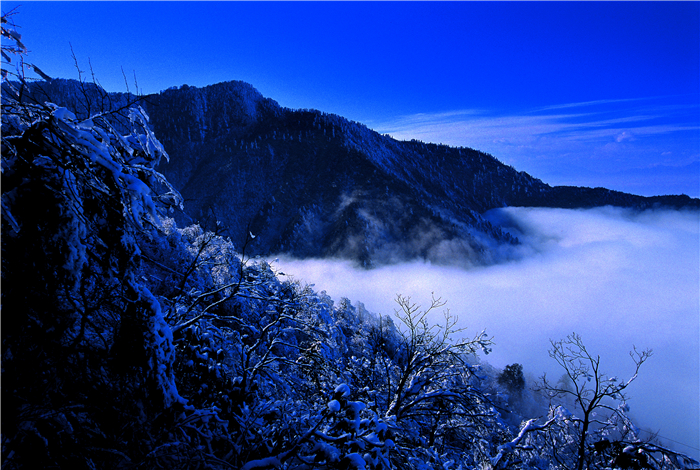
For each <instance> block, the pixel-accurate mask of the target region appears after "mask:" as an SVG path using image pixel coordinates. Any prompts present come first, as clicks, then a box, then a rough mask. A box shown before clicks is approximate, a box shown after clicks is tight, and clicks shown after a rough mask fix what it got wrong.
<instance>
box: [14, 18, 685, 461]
mask: <svg viewBox="0 0 700 470" xmlns="http://www.w3.org/2000/svg"><path fill="white" fill-rule="evenodd" d="M2 36H3V40H4V42H3V45H2V53H3V68H2V92H3V93H2V149H1V150H2V351H1V352H2V380H3V387H2V418H1V419H2V468H7V469H15V468H72V469H82V468H86V469H97V468H99V469H112V468H114V469H132V468H168V469H176V468H183V469H184V468H187V469H195V468H202V469H226V468H234V469H245V470H249V469H255V468H258V469H262V468H284V469H344V468H348V469H349V468H367V469H388V468H398V469H458V468H462V469H467V468H512V469H542V470H544V469H574V468H576V469H579V470H581V469H583V468H589V469H593V468H596V469H597V468H600V469H604V468H634V469H637V468H639V469H641V468H652V469H682V468H697V467H698V466H699V464H698V462H695V461H693V460H692V459H690V458H688V457H686V456H684V455H682V454H679V453H677V452H675V451H673V450H671V449H668V448H664V447H662V446H660V445H658V444H656V443H655V442H654V441H653V440H648V439H647V440H643V439H641V438H640V437H639V430H638V428H637V426H636V425H635V424H634V423H633V422H632V421H631V419H630V418H629V417H628V415H627V410H628V408H627V405H626V402H625V390H626V389H627V387H628V386H629V385H630V383H631V382H632V381H633V380H634V378H635V377H636V375H637V373H638V372H640V371H641V373H643V364H644V362H645V361H646V360H647V358H648V357H649V356H650V354H651V352H650V351H637V350H634V351H632V353H631V364H630V365H631V374H630V376H629V377H624V378H620V379H618V378H616V377H608V376H606V375H605V374H604V373H603V371H602V369H601V368H600V366H601V358H600V357H599V356H597V355H596V354H595V353H593V352H589V351H588V350H587V349H586V347H585V344H584V342H583V339H582V338H580V337H579V336H578V335H576V334H572V335H570V336H568V337H567V338H564V339H562V340H560V341H553V342H552V344H551V350H550V354H551V356H552V358H553V360H555V361H557V362H558V363H559V364H560V365H561V369H562V379H561V380H554V381H552V380H549V379H548V378H547V377H543V378H542V379H541V380H540V381H538V382H537V383H528V382H527V381H526V379H525V377H524V376H523V373H522V366H521V365H519V364H512V365H510V366H508V367H506V368H505V369H504V370H496V369H494V368H492V367H490V366H489V365H488V364H486V363H484V362H482V361H481V359H480V356H479V354H487V353H488V352H489V350H490V348H492V347H493V344H492V342H491V340H490V338H489V336H488V335H487V334H486V332H471V331H463V330H460V329H457V328H456V326H455V325H456V319H455V317H454V316H452V315H451V314H450V313H449V310H447V309H445V302H444V301H443V300H441V299H439V298H433V301H432V302H431V303H430V304H429V305H424V306H419V305H416V304H415V303H413V302H412V301H411V299H410V298H407V297H404V296H402V295H400V294H399V295H397V297H396V312H395V314H394V315H387V314H386V312H383V313H382V314H380V313H375V312H368V311H367V310H366V309H365V308H364V307H363V306H362V304H361V303H356V304H353V303H351V302H350V301H349V300H343V301H341V302H339V303H334V302H333V301H332V300H331V299H330V298H329V297H328V296H327V295H326V294H325V293H324V292H323V291H321V292H318V291H316V290H314V289H313V288H312V287H310V286H307V285H305V284H303V283H302V282H299V281H290V280H287V279H286V277H285V276H284V274H283V273H280V272H277V271H276V269H275V267H274V263H269V262H266V261H263V260H260V259H250V258H249V257H247V256H246V244H245V243H244V244H243V245H241V246H234V244H233V243H232V242H231V240H230V239H228V238H226V237H224V236H223V235H222V233H221V224H220V222H219V221H216V220H212V221H211V223H210V224H209V225H208V226H206V225H203V224H202V225H197V224H195V225H190V226H186V227H179V226H178V225H177V224H176V223H175V222H174V220H173V218H172V211H173V210H174V209H176V208H181V206H182V203H183V201H182V198H181V196H180V194H179V193H178V191H177V190H176V189H175V188H174V187H173V186H172V185H171V184H170V183H169V182H168V180H167V179H166V178H165V177H163V176H162V175H161V174H160V173H159V172H158V171H156V169H155V168H156V166H157V165H158V163H159V161H160V160H162V159H167V158H168V154H167V151H166V149H165V148H164V146H163V145H162V144H161V142H160V141H159V140H158V138H157V136H156V135H155V134H154V132H153V130H152V129H151V127H150V126H149V118H148V115H147V113H146V112H145V111H144V110H143V108H142V107H141V106H140V104H139V99H138V97H135V98H134V99H133V100H130V101H129V102H127V103H124V104H122V105H120V106H119V107H115V106H104V107H102V106H100V107H97V108H95V111H94V112H92V113H90V116H89V117H86V118H78V117H77V115H76V112H74V111H73V110H71V109H68V108H66V107H61V106H58V105H55V104H52V103H50V102H39V101H37V102H33V103H32V102H27V101H25V100H23V99H22V97H23V94H24V92H25V90H26V88H27V86H28V82H29V81H30V80H31V78H30V77H31V76H33V75H35V74H38V75H39V76H41V77H42V78H44V79H47V78H48V77H46V76H45V74H43V72H41V70H40V69H39V68H38V67H37V66H36V65H34V64H30V63H27V62H25V61H24V60H23V56H24V54H25V52H26V48H25V47H24V45H23V44H22V42H21V38H20V36H19V34H18V33H17V32H16V30H15V29H14V28H13V27H12V24H11V21H10V18H8V17H7V16H3V18H2ZM252 237H254V234H248V239H251V238H252ZM360 300H361V299H360ZM443 309H444V322H443V323H441V324H432V323H429V322H428V316H429V315H428V314H429V313H430V312H433V311H435V310H437V311H440V310H443Z"/></svg>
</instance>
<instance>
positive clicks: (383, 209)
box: [43, 80, 700, 267]
mask: <svg viewBox="0 0 700 470" xmlns="http://www.w3.org/2000/svg"><path fill="white" fill-rule="evenodd" d="M53 82H58V84H57V85H54V84H53ZM71 84H72V86H73V87H80V86H81V84H80V83H78V82H75V81H73V82H71V81H66V80H52V81H51V83H48V84H46V83H44V85H43V86H44V87H47V88H49V89H50V90H48V91H47V92H46V94H47V95H52V94H53V95H58V97H59V98H60V97H61V96H66V95H67V93H66V89H68V88H70V87H71ZM82 88H83V89H85V88H86V87H85V84H83V85H82ZM93 92H94V93H96V94H97V95H100V94H104V93H106V92H100V90H98V89H95V90H94V91H93ZM74 95H75V93H74ZM83 95H85V93H83ZM106 95H108V96H109V97H111V99H112V102H114V101H119V100H124V99H125V97H126V96H128V95H125V94H110V93H107V94H106ZM131 96H133V95H131ZM142 98H143V101H142V106H143V107H144V109H145V110H146V111H147V112H148V115H149V116H150V125H151V127H152V128H153V130H154V132H155V134H156V135H157V136H158V138H159V139H160V140H161V142H162V143H163V144H164V146H165V149H166V150H167V152H168V154H169V155H170V161H169V162H162V163H161V164H160V166H159V167H158V169H159V171H161V172H162V173H163V174H164V175H165V176H166V177H167V178H168V180H169V181H170V182H171V183H172V184H173V186H174V187H176V188H177V189H178V190H179V191H180V192H181V193H182V195H183V197H184V198H185V208H186V215H182V216H181V219H182V221H187V222H189V221H199V222H201V223H205V221H207V220H211V219H213V218H215V219H217V220H220V221H221V222H222V223H223V224H224V226H225V227H226V229H227V230H228V232H227V235H229V236H230V237H231V238H232V239H233V240H234V243H236V245H237V246H246V245H247V249H248V250H249V253H250V254H253V255H255V254H260V255H269V254H275V253H286V254H290V255H292V256H296V257H302V258H308V257H340V258H349V259H354V260H356V261H358V262H359V263H360V264H362V265H364V266H368V267H370V266H373V265H376V264H384V263H393V262H398V261H404V260H407V259H415V258H422V259H426V260H429V261H433V262H438V263H448V264H449V263H450V262H451V261H450V260H452V259H455V257H454V256H452V255H451V254H448V253H453V252H454V251H455V250H457V251H458V252H459V254H460V255H461V256H460V257H459V258H460V259H468V260H470V262H472V263H474V264H487V263H489V262H491V261H492V256H491V247H492V246H493V244H494V243H495V244H500V243H517V240H515V239H513V238H512V237H511V236H510V235H509V234H508V233H507V232H505V231H503V230H501V229H500V228H499V227H494V226H493V225H492V224H491V223H490V222H489V221H488V220H486V219H485V218H484V217H483V214H484V213H485V212H486V211H488V210H491V209H495V208H499V207H506V206H540V207H563V208H588V207H596V206H603V205H612V206H621V207H630V208H634V209H647V208H653V207H658V206H664V207H672V208H681V207H692V208H698V207H700V200H698V199H692V198H690V197H688V196H684V195H681V196H656V197H643V196H635V195H631V194H626V193H622V192H618V191H612V190H608V189H605V188H585V187H574V186H550V185H548V184H546V183H544V182H542V181H541V180H539V179H538V178H535V177H533V176H531V175H529V174H527V173H525V172H519V171H517V170H515V169H514V168H513V167H511V166H509V165H505V164H503V163H502V162H500V161H498V160H497V159H496V158H495V157H493V156H492V155H489V154H487V153H484V152H480V151H478V150H474V149H471V148H467V147H457V148H456V147H449V146H447V145H442V144H432V143H425V142H421V141H417V140H411V141H398V140H395V139H393V138H391V137H389V136H386V135H382V134H379V133H377V132H375V131H373V130H371V129H369V128H367V127H366V126H364V125H363V124H360V123H357V122H353V121H350V120H348V119H345V118H343V117H341V116H338V115H334V114H328V113H324V112H321V111H317V110H308V109H298V110H293V109H289V108H284V107H281V106H280V105H279V104H278V103H277V102H275V101H274V100H272V99H270V98H266V97H263V95H262V94H261V93H260V92H259V91H258V90H256V89H255V88H254V87H253V86H252V85H250V84H248V83H245V82H240V81H229V82H222V83H218V84H214V85H209V86H206V87H202V88H197V87H190V86H187V85H183V86H181V87H177V88H176V87H172V88H170V89H168V90H164V91H162V92H160V93H157V94H151V95H146V96H144V97H142ZM59 101H60V99H59ZM103 101H104V100H103ZM59 104H62V103H59ZM73 109H79V108H78V107H76V106H74V107H73ZM251 233H252V234H254V235H255V239H254V240H251V239H250V234H251ZM249 242H252V243H249ZM447 247H449V249H447ZM441 253H442V254H441Z"/></svg>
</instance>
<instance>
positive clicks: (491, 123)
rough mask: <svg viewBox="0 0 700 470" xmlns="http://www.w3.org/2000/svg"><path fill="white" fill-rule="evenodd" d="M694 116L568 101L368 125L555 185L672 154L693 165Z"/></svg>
mask: <svg viewBox="0 0 700 470" xmlns="http://www.w3.org/2000/svg"><path fill="white" fill-rule="evenodd" d="M698 113H700V109H699V107H698V105H697V103H695V104H693V103H691V104H687V103H686V104H676V103H673V102H667V101H665V100H663V99H660V98H649V99H619V100H597V101H587V102H579V103H565V104H561V105H554V106H548V107H545V108H538V109H535V110H525V111H522V112H517V113H494V112H490V111H487V110H483V109H465V110H455V111H449V112H440V113H421V114H413V115H408V116H401V117H398V118H396V119H393V120H390V121H385V122H380V123H374V124H373V125H372V124H370V125H371V127H373V128H374V129H375V130H377V131H378V132H381V133H386V134H390V135H391V136H393V137H394V138H396V139H399V140H411V139H418V140H422V141H425V142H434V143H444V144H447V145H453V146H465V147H472V148H475V149H478V150H481V151H485V152H488V153H491V154H492V155H494V156H496V157H497V158H499V159H500V160H502V161H505V162H506V163H509V164H511V165H513V166H515V167H516V168H517V169H519V170H524V171H528V172H530V173H532V174H533V175H535V176H537V177H540V178H542V179H544V180H545V181H547V180H549V181H551V182H553V183H555V184H586V182H585V181H581V177H582V175H584V174H586V173H591V174H593V173H601V172H602V173H606V172H620V171H625V170H629V169H638V168H651V167H653V166H655V165H659V164H669V161H668V155H669V152H670V154H672V155H674V156H675V157H676V158H680V159H683V160H684V161H685V160H691V161H697V160H698V159H700V154H699V152H698V148H699V147H700V122H699V121H698ZM664 153H665V154H666V155H664ZM569 172H573V173H569ZM552 180H553V181H552ZM587 185H595V182H591V183H588V184H587ZM614 189H617V188H614ZM650 191H652V192H653V190H652V189H650ZM676 192H679V193H680V192H686V193H693V189H692V188H691V189H688V188H687V187H683V188H679V189H678V191H676ZM695 192H696V193H697V192H698V190H695ZM693 195H696V196H697V195H698V194H695V193H693Z"/></svg>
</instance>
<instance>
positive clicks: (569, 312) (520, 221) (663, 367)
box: [278, 208, 700, 457]
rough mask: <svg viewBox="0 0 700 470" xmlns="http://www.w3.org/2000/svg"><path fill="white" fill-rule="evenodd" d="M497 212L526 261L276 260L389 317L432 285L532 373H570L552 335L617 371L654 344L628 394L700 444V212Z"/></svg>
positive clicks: (648, 418)
mask: <svg viewBox="0 0 700 470" xmlns="http://www.w3.org/2000/svg"><path fill="white" fill-rule="evenodd" d="M489 216H490V217H491V218H492V220H493V221H498V222H500V223H503V224H504V225H506V226H509V227H510V230H512V231H513V232H514V233H517V235H518V236H519V238H520V240H521V241H522V242H523V244H522V246H521V247H520V248H519V255H520V257H519V259H518V260H516V261H503V262H502V263H499V264H495V265H492V266H487V267H480V268H471V269H462V268H459V267H444V266H436V265H430V264H426V263H424V262H410V263H404V264H401V265H393V266H385V267H380V268H377V269H374V270H370V271H367V270H361V269H356V268H355V267H354V266H353V265H352V264H351V263H350V262H346V261H326V260H305V261H299V260H289V259H284V258H282V259H281V260H280V261H279V263H278V267H279V268H280V269H281V270H282V271H284V272H286V273H287V274H290V275H292V274H293V275H294V277H295V278H296V279H300V280H304V281H305V282H308V283H313V284H315V289H316V290H319V291H320V290H326V291H327V292H328V294H329V295H331V297H332V298H334V299H335V300H338V299H340V298H341V297H348V298H349V299H351V300H352V301H353V302H356V301H360V302H362V303H364V304H365V306H366V307H367V308H368V309H369V310H371V311H374V312H377V313H382V314H392V313H393V309H394V307H395V304H394V303H393V299H394V297H395V295H396V294H397V293H401V294H403V295H410V296H411V297H412V298H413V300H415V301H417V302H419V303H421V304H423V305H426V304H427V303H428V301H429V299H430V295H431V292H434V293H435V295H437V296H440V297H442V298H443V299H444V300H447V301H448V304H447V306H446V307H449V309H450V311H451V312H452V313H454V314H457V315H458V316H459V318H460V324H461V325H462V326H466V327H468V331H467V334H470V335H474V334H476V333H477V332H479V331H481V330H482V329H486V330H487V333H488V334H489V335H491V336H493V337H494V339H495V342H496V346H495V347H494V348H493V353H492V354H491V355H490V356H487V357H485V358H484V359H485V360H487V361H488V362H490V363H491V364H493V365H495V366H499V367H503V366H505V365H506V364H511V363H514V362H519V363H521V364H523V365H524V368H525V370H526V371H527V372H529V373H530V374H532V375H534V376H540V375H541V374H542V373H543V372H547V373H548V375H551V376H553V377H558V376H559V375H561V373H562V372H561V371H560V370H558V369H557V367H556V364H554V362H553V361H552V360H551V359H550V358H549V357H548V354H547V350H548V348H549V339H555V340H557V339H561V338H564V337H565V336H566V335H567V334H569V333H571V332H574V331H575V332H577V333H579V334H580V335H581V336H582V337H583V339H584V341H585V343H586V344H587V346H588V347H589V349H590V350H591V351H593V352H595V353H599V354H600V355H601V357H602V359H603V366H604V369H605V370H606V371H608V372H609V373H610V374H614V375H618V376H625V375H626V374H628V373H629V372H630V371H631V370H632V366H633V364H632V361H631V359H630V358H629V356H628V352H629V351H630V350H631V348H632V347H633V346H637V347H638V348H642V349H644V348H652V349H653V350H654V356H653V357H652V358H651V359H650V360H649V361H648V362H647V363H646V364H645V365H644V367H643V368H642V371H641V374H640V377H639V379H638V380H637V382H635V383H634V384H633V386H632V388H631V391H630V396H631V397H632V400H631V401H630V405H631V408H632V413H633V415H634V416H637V417H638V420H639V422H640V424H641V425H642V426H644V427H648V428H650V429H651V430H653V431H660V435H661V436H665V437H667V438H670V439H673V440H674V441H678V442H682V443H686V444H688V445H690V446H693V447H696V448H697V447H700V445H699V440H700V431H699V428H700V410H699V403H698V396H700V386H699V383H700V365H699V362H700V346H699V342H700V312H699V309H700V294H699V291H700V252H699V250H700V238H699V237H700V235H699V226H700V213H698V212H697V211H695V212H678V211H658V212H644V213H641V214H636V213H633V212H630V211H627V210H622V209H612V208H601V209H595V210H563V209H541V208H535V209H525V208H508V209H501V210H497V211H494V212H492V213H490V214H489ZM465 265H466V264H465ZM436 315H441V312H437V313H436ZM660 397H662V398H660ZM678 450H680V451H683V452H686V453H689V454H691V455H693V454H694V455H695V456H696V457H697V456H698V452H697V451H695V450H693V449H690V448H688V447H680V446H679V447H678Z"/></svg>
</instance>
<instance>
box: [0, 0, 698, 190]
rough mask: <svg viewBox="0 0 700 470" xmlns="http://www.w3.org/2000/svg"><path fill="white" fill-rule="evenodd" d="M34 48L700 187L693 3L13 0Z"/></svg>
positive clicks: (585, 177) (71, 73)
mask: <svg viewBox="0 0 700 470" xmlns="http://www.w3.org/2000/svg"><path fill="white" fill-rule="evenodd" d="M16 5H21V6H20V8H19V14H18V15H17V16H15V17H14V19H15V21H16V23H17V24H18V25H19V26H20V27H21V29H20V32H21V33H22V35H23V40H24V42H25V44H27V46H28V47H29V49H30V51H31V54H30V56H29V57H28V60H29V61H30V62H34V63H36V64H37V65H39V66H40V67H41V68H42V69H43V70H44V72H46V73H48V74H49V75H51V76H57V77H65V78H76V77H77V72H76V70H75V67H74V63H73V59H72V57H71V48H70V46H71V45H72V47H73V50H74V52H75V55H76V57H77V59H78V61H79V63H80V65H81V68H82V69H83V70H88V67H89V63H90V64H92V68H93V70H94V72H95V74H96V76H97V78H98V79H99V81H100V83H101V84H102V85H103V86H104V87H105V88H106V89H108V90H110V91H124V90H125V89H126V85H125V84H124V79H123V77H122V68H123V69H124V71H125V72H126V74H127V76H128V77H129V81H130V83H129V86H130V89H131V90H132V91H133V89H134V83H133V75H134V74H135V75H136V77H137V81H138V86H139V88H140V90H141V91H142V92H143V93H153V92H158V91H160V90H163V89H166V88H168V87H170V86H179V85H182V84H185V83H186V84H188V85H191V86H205V85H208V84H212V83H217V82H221V81H225V80H243V81H246V82H249V83H251V84H252V85H253V86H255V87H256V88H258V89H259V90H260V91H261V92H262V93H263V94H264V95H265V96H268V97H271V98H273V99H275V100H277V101H278V102H279V103H280V104H281V105H283V106H288V107H291V108H315V109H320V110H322V111H326V112H331V113H336V114H339V115H342V116H345V117H347V118H349V119H352V120H355V121H359V122H362V123H364V124H367V125H368V126H369V127H371V128H373V129H375V130H377V131H379V132H382V133H389V134H391V135H392V136H394V137H397V138H402V139H410V138H417V139H420V140H424V141H430V142H443V143H447V144H450V145H460V146H467V147H472V148H477V149H479V150H482V151H486V152H489V153H491V154H493V155H494V156H496V157H497V158H499V159H500V160H501V161H504V162H505V163H508V164H511V165H513V166H514V167H515V168H516V169H518V170H523V171H527V172H529V173H530V174H532V175H533V176H536V177H538V178H541V179H542V180H543V181H545V182H547V183H550V184H572V185H585V186H604V187H608V188H611V189H618V190H623V191H629V192H633V193H637V194H643V195H655V194H669V193H685V194H689V195H691V196H695V197H698V196H700V94H699V91H700V64H699V63H700V39H699V38H700V3H699V2H680V3H674V2H659V3H656V2H620V3H617V2H601V3H590V2H585V3H575V2H563V3H559V2H542V3H539V2H522V3H510V2H485V3H481V2H448V3H442V2H426V3H423V2H409V3H404V2H378V3H375V2H353V3H341V2H329V3H326V2H305V3H298V2H282V3H276V2H241V3H239V2H14V1H3V2H2V10H3V12H7V11H9V10H10V9H12V8H13V7H14V6H16Z"/></svg>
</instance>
